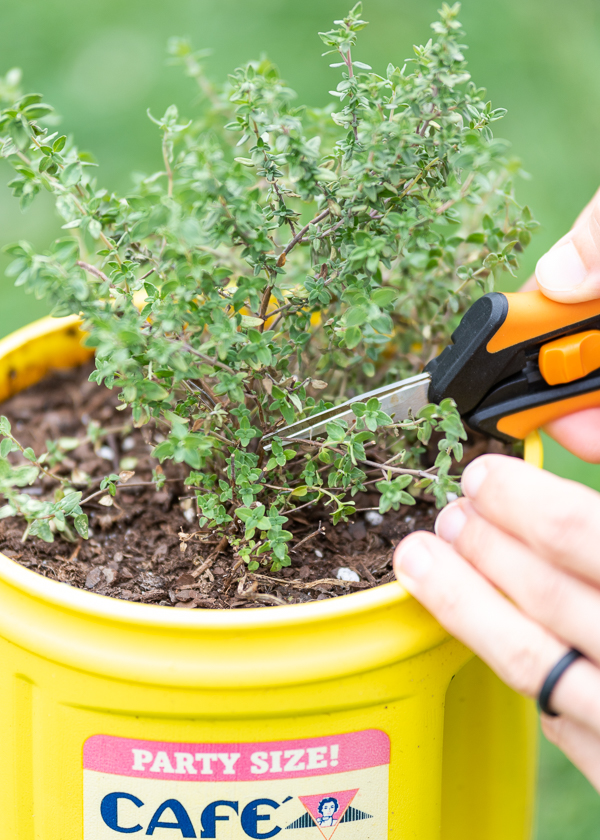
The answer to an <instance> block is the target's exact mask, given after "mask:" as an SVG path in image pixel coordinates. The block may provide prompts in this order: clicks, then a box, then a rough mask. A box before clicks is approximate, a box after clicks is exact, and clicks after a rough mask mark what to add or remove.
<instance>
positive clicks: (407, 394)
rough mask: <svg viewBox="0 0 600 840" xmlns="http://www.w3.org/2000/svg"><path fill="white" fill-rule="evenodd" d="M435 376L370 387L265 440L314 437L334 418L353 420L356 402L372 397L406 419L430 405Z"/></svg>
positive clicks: (395, 415) (400, 417) (397, 415)
mask: <svg viewBox="0 0 600 840" xmlns="http://www.w3.org/2000/svg"><path fill="white" fill-rule="evenodd" d="M430 382H431V376H430V375H429V374H428V373H420V374H419V375H418V376H411V377H410V378H409V379H403V380H402V381H401V382H394V383H392V384H391V385H384V386H383V387H381V388H375V390H373V391H368V392H367V393H366V394H358V395H357V396H356V397H353V398H352V399H351V400H346V402H343V403H341V404H340V405H336V406H335V407H334V408H328V409H326V410H325V411H320V412H319V413H318V414H313V415H312V416H311V417H307V418H306V419H305V420H299V421H298V422H297V423H292V424H291V425H289V426H284V427H283V428H282V429H278V430H277V431H276V432H273V433H272V434H270V435H266V436H265V438H264V440H265V441H268V440H269V439H270V438H273V437H281V438H307V439H309V440H311V439H312V438H313V437H315V436H316V435H318V434H320V433H321V432H324V431H325V427H326V426H327V424H328V423H330V422H331V421H332V420H346V421H347V422H351V421H352V420H353V419H354V416H355V415H354V413H353V411H352V406H353V405H355V404H356V403H359V402H361V403H362V402H367V400H370V399H371V398H372V397H376V398H377V399H378V400H379V403H380V405H381V410H382V411H385V413H386V414H389V415H390V417H393V418H395V419H396V420H405V419H406V418H407V417H408V416H409V414H410V413H411V412H412V414H416V413H417V412H418V411H420V409H422V408H423V406H425V405H427V404H428V403H429V402H430V400H429V397H428V391H429V383H430ZM264 448H265V450H267V451H268V450H269V449H270V448H271V446H270V444H268V445H266V446H265V447H264Z"/></svg>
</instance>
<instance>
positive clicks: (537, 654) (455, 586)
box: [394, 532, 566, 697]
mask: <svg viewBox="0 0 600 840" xmlns="http://www.w3.org/2000/svg"><path fill="white" fill-rule="evenodd" d="M394 569H395V571H396V575H397V577H398V579H399V581H400V583H401V584H402V585H403V586H404V587H405V588H406V589H408V591H409V592H410V593H411V594H412V595H414V596H415V598H417V599H418V600H419V601H420V602H421V603H422V604H423V606H425V607H426V608H427V609H428V610H429V611H430V612H431V613H433V615H434V616H435V617H436V618H437V620H438V621H439V622H440V624H442V625H443V626H444V627H445V628H446V630H448V632H449V633H451V634H452V635H453V636H456V638H458V639H460V640H461V641H462V642H464V643H465V644H466V645H467V646H468V647H470V648H471V650H473V651H475V653H477V654H478V656H480V657H481V658H482V659H483V660H484V661H485V662H487V663H488V665H490V667H491V668H493V670H494V671H495V672H496V673H497V674H498V675H499V676H500V677H501V678H502V679H503V680H504V681H505V682H507V683H508V684H509V685H511V686H512V687H513V688H514V689H516V690H517V691H519V692H521V694H527V695H529V696H530V697H535V696H537V694H538V692H539V690H540V688H541V686H542V683H543V681H544V679H545V677H546V674H547V673H548V672H549V671H550V669H551V668H552V667H553V665H554V664H555V663H556V662H557V661H558V660H559V659H560V657H561V656H562V655H563V654H564V653H565V649H566V648H565V645H564V644H562V643H561V642H559V641H558V640H557V639H555V638H554V637H553V636H552V635H551V634H550V633H549V632H548V631H546V630H544V629H543V628H542V627H540V626H539V625H538V624H536V622H534V621H533V620H531V619H529V618H527V617H526V616H524V615H523V614H522V613H521V612H519V610H518V609H517V608H516V607H515V606H514V605H513V604H511V603H510V602H509V601H507V600H506V598H504V597H503V596H502V595H501V594H500V593H499V592H498V591H497V590H496V589H495V588H494V587H493V586H492V585H491V583H489V581H487V580H485V579H484V578H483V577H482V576H481V575H480V574H478V572H476V571H475V569H474V568H473V567H472V566H470V565H469V563H467V561H466V560H464V559H463V558H462V557H460V555H459V554H458V553H457V552H456V551H455V550H454V549H453V548H452V547H451V546H449V545H447V544H446V543H444V542H443V541H442V540H441V539H439V538H437V537H435V536H433V534H428V533H425V532H417V533H415V534H411V536H409V537H407V538H406V539H404V540H403V541H402V542H401V543H400V545H399V546H398V547H397V549H396V552H395V554H394Z"/></svg>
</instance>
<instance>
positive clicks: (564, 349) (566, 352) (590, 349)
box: [539, 330, 600, 385]
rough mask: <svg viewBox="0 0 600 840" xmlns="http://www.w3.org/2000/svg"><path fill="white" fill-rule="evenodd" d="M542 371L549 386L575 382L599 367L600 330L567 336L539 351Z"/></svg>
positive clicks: (545, 345) (551, 342)
mask: <svg viewBox="0 0 600 840" xmlns="http://www.w3.org/2000/svg"><path fill="white" fill-rule="evenodd" d="M539 366H540V373H541V374H542V376H543V377H544V379H545V380H546V382H547V383H548V385H563V384H565V383H566V382H574V381H575V380H576V379H581V378H582V377H584V376H587V375H588V373H591V372H592V371H593V370H597V369H598V368H600V330H588V331H587V332H581V333H577V334H576V335H565V336H563V337H562V338H557V339H556V341H550V342H549V343H548V344H544V346H543V347H542V348H541V350H540V356H539Z"/></svg>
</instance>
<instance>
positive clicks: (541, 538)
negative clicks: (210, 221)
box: [462, 455, 600, 584]
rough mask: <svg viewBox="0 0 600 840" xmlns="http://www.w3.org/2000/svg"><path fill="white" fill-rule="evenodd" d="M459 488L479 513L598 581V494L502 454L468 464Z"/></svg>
mask: <svg viewBox="0 0 600 840" xmlns="http://www.w3.org/2000/svg"><path fill="white" fill-rule="evenodd" d="M462 488H463V492H464V494H465V496H466V497H467V498H468V499H469V500H470V501H471V503H472V504H473V507H474V508H475V510H476V511H477V513H479V514H480V516H483V517H484V518H485V519H487V520H488V521H489V522H491V523H492V524H494V525H496V526H497V527H498V528H500V529H501V530H503V531H506V532H508V533H509V534H512V535H513V536H515V537H517V539H519V540H520V541H521V542H523V543H525V544H526V545H528V546H529V547H530V548H531V549H532V550H533V551H534V552H535V553H537V554H540V555H541V556H542V557H544V558H546V559H548V560H550V561H551V562H552V563H554V564H556V565H559V566H561V567H563V568H565V569H567V570H569V571H570V572H571V573H574V574H576V575H579V576H581V577H584V578H587V579H588V580H590V581H592V582H593V583H596V584H600V559H599V554H598V546H599V545H600V494H598V493H596V492H595V491H594V490H590V489H589V488H588V487H583V486H582V485H580V484H577V483H575V482H573V481H567V480H565V479H563V478H558V477H557V476H554V475H551V474H550V473H547V472H544V471H543V470H539V469H537V468H536V467H533V466H531V465H530V464H525V463H524V462H523V461H520V460H519V459H517V458H507V457H506V456H503V455H484V456H482V457H481V458H477V459H476V460H475V461H473V462H472V463H471V464H469V466H468V467H467V469H466V470H465V472H464V473H463V478H462Z"/></svg>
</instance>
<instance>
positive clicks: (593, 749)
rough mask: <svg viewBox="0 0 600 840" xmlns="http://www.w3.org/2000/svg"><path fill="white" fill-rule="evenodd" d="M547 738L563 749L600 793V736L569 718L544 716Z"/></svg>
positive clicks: (544, 729)
mask: <svg viewBox="0 0 600 840" xmlns="http://www.w3.org/2000/svg"><path fill="white" fill-rule="evenodd" d="M542 729H543V731H544V735H545V736H546V738H547V739H548V740H549V741H551V742H552V743H553V744H556V746H557V747H558V748H559V749H561V750H562V751H563V752H564V753H565V755H566V756H567V757H568V758H570V759H571V761H572V762H573V764H574V765H575V766H576V767H578V768H579V769H580V770H581V772H582V773H583V774H584V775H585V776H587V778H588V779H589V780H590V782H591V783H592V784H593V785H594V787H595V788H596V790H597V791H598V792H599V793H600V736H598V735H596V734H595V733H594V732H592V731H591V730H590V729H588V727H587V726H582V725H581V724H580V723H576V722H575V721H573V720H570V719H569V718H567V717H562V716H561V717H556V718H553V717H548V716H547V715H542Z"/></svg>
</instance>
